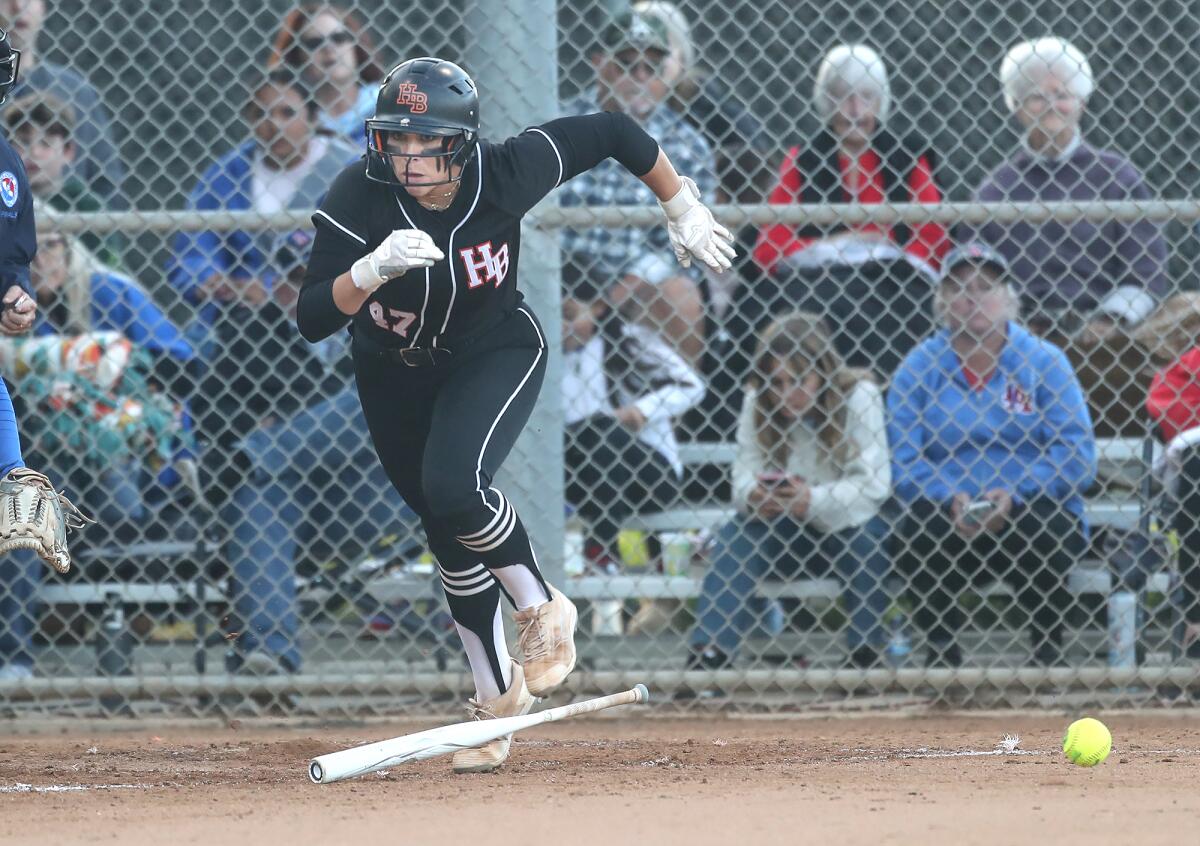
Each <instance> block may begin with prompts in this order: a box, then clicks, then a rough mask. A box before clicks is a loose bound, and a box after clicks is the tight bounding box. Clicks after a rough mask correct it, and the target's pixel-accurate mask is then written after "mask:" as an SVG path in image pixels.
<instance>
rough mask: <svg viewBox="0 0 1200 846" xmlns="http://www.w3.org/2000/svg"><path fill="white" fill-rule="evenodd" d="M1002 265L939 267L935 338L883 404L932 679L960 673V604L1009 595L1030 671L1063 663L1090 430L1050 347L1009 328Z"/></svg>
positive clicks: (1064, 365) (956, 260) (966, 252)
mask: <svg viewBox="0 0 1200 846" xmlns="http://www.w3.org/2000/svg"><path fill="white" fill-rule="evenodd" d="M1008 279H1009V271H1008V265H1007V263H1006V262H1005V260H1004V258H1003V257H1002V256H1001V255H1000V254H999V253H997V252H996V251H995V250H993V249H991V248H990V247H988V246H987V245H985V244H981V243H973V244H968V245H966V246H964V247H961V248H959V249H956V250H954V251H952V252H951V253H949V254H948V255H947V256H946V259H945V262H944V266H943V272H942V278H941V282H940V283H939V286H938V291H937V300H936V302H937V307H936V310H937V312H938V314H939V316H940V317H941V318H942V322H943V324H944V328H943V329H942V330H941V331H940V332H938V333H937V334H935V335H933V336H932V337H930V338H929V339H928V340H926V341H924V342H923V343H922V344H921V345H920V346H918V347H917V348H916V349H914V350H913V351H912V352H911V353H909V354H908V356H907V357H906V358H905V359H904V362H903V363H902V364H901V365H900V368H899V370H898V371H897V372H896V374H895V376H894V377H893V378H892V385H891V389H890V390H889V392H888V411H889V412H890V414H891V424H890V426H889V435H890V437H889V440H890V442H891V445H892V479H893V482H894V485H895V493H896V497H897V498H898V499H899V500H900V501H901V502H902V503H903V504H904V505H905V507H906V511H907V514H906V519H905V520H904V522H903V524H902V526H901V527H900V530H899V534H900V536H901V538H902V539H903V545H902V546H901V550H902V554H901V561H900V564H901V569H902V570H905V571H906V572H907V573H908V575H909V582H908V587H909V591H910V593H911V594H912V597H913V602H914V605H915V607H916V622H917V624H918V625H919V626H920V627H921V628H922V629H924V631H925V633H926V634H927V636H928V639H929V664H930V665H931V666H939V665H940V666H950V667H957V666H959V665H961V664H962V662H963V655H962V651H961V648H960V646H959V644H958V642H957V637H958V633H959V630H960V628H961V627H962V625H963V613H962V609H961V608H960V606H959V602H958V599H959V595H960V594H961V593H962V592H963V591H964V590H965V589H966V588H967V587H968V586H969V585H970V584H971V583H972V582H974V581H975V580H976V579H977V578H979V577H987V578H990V579H1000V580H1004V581H1007V582H1009V583H1011V584H1012V586H1013V589H1014V591H1015V592H1016V597H1017V603H1018V604H1019V605H1020V606H1021V607H1022V608H1023V609H1024V610H1025V611H1026V612H1027V613H1028V614H1029V615H1030V616H1031V617H1032V625H1031V633H1032V641H1033V644H1032V646H1033V660H1034V662H1035V663H1037V664H1040V665H1042V666H1050V665H1054V664H1058V663H1060V662H1061V660H1062V622H1063V618H1064V616H1065V613H1066V611H1067V608H1068V606H1069V604H1070V602H1071V596H1070V594H1069V593H1068V592H1067V590H1066V579H1067V573H1068V572H1069V571H1070V569H1071V567H1072V566H1073V564H1074V563H1075V561H1076V560H1077V559H1078V557H1079V556H1080V555H1081V554H1082V553H1083V551H1084V548H1085V545H1086V536H1087V526H1086V523H1085V521H1084V515H1083V496H1082V495H1083V491H1084V490H1085V489H1086V488H1087V486H1088V485H1089V484H1090V483H1091V481H1092V478H1093V477H1094V476H1095V472H1096V446H1095V438H1094V437H1093V434H1092V423H1091V418H1090V415H1089V414H1088V408H1087V404H1086V403H1085V402H1084V400H1083V391H1082V389H1081V388H1080V386H1079V381H1078V379H1076V377H1075V373H1074V371H1073V370H1072V369H1071V365H1070V363H1069V362H1068V361H1067V357H1066V355H1065V354H1064V353H1063V351H1062V350H1060V349H1059V348H1058V347H1055V346H1053V345H1051V344H1050V343H1048V342H1046V341H1043V340H1041V339H1040V338H1038V337H1036V336H1035V335H1033V334H1031V333H1030V332H1029V331H1027V330H1026V329H1025V328H1024V327H1022V326H1021V325H1020V324H1018V323H1017V322H1016V320H1015V317H1016V309H1017V304H1016V296H1015V292H1014V291H1013V290H1012V286H1011V284H1010V283H1009V281H1008Z"/></svg>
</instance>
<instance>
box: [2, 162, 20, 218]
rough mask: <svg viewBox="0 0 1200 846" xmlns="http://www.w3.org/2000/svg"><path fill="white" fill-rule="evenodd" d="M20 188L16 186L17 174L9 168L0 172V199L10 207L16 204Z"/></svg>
mask: <svg viewBox="0 0 1200 846" xmlns="http://www.w3.org/2000/svg"><path fill="white" fill-rule="evenodd" d="M19 195H20V189H19V188H18V187H17V176H16V174H15V173H13V172H12V171H11V170H6V171H4V173H0V200H3V201H4V205H6V206H8V207H9V208H10V209H11V208H12V207H13V206H15V205H16V204H17V197H18V196H19Z"/></svg>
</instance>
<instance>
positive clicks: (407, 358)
mask: <svg viewBox="0 0 1200 846" xmlns="http://www.w3.org/2000/svg"><path fill="white" fill-rule="evenodd" d="M398 352H399V354H400V360H401V361H402V362H404V364H405V365H406V366H408V367H432V366H433V365H435V364H437V363H438V362H439V361H442V360H445V359H449V358H450V350H447V349H442V348H440V347H401V348H400V349H399V350H398Z"/></svg>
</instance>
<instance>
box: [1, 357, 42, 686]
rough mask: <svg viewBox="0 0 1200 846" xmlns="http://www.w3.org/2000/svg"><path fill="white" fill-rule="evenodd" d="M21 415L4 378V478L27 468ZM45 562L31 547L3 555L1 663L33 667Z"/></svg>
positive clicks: (2, 399)
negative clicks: (36, 598) (37, 606)
mask: <svg viewBox="0 0 1200 846" xmlns="http://www.w3.org/2000/svg"><path fill="white" fill-rule="evenodd" d="M24 466H25V461H24V459H23V458H22V457H21V439H20V436H19V435H18V434H17V415H16V412H14V411H13V404H12V398H11V397H10V396H9V395H8V386H7V385H5V384H4V380H3V379H0V477H3V476H7V475H8V472H9V471H10V470H13V469H15V468H17V467H24ZM42 566H43V564H42V561H41V559H40V558H38V557H37V555H36V554H35V553H34V552H33V551H32V550H29V549H20V550H17V551H15V552H10V553H9V554H8V555H5V556H3V557H2V558H0V666H3V665H4V664H26V665H29V666H33V653H32V652H31V651H30V642H29V641H30V637H31V636H32V634H33V626H34V623H35V620H34V613H33V612H34V607H33V592H34V590H35V589H36V588H37V584H38V581H39V580H40V578H41V575H42Z"/></svg>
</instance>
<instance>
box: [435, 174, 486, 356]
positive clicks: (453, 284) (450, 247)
mask: <svg viewBox="0 0 1200 846" xmlns="http://www.w3.org/2000/svg"><path fill="white" fill-rule="evenodd" d="M475 158H476V160H478V162H479V179H478V180H477V181H476V183H475V199H474V200H472V201H471V208H469V209H467V214H466V216H465V217H464V218H463V219H462V220H460V221H459V222H458V226H456V227H454V230H453V231H452V232H451V233H450V241H449V243H448V244H447V245H446V260H447V261H449V262H450V303H449V305H447V306H446V319H445V320H443V321H442V331H441V332H438V334H439V335H441V334H442V333H443V332H445V331H446V327H447V326H449V325H450V312H452V311H454V294H455V292H456V291H457V290H458V280H457V279H455V278H454V267H455V265H456V264H457V262H456V261H455V259H454V236H455V235H457V234H458V230H460V229H462V227H463V224H464V223H466V222H467V221H468V220H470V219H471V215H472V214H474V213H475V207H476V206H477V205H479V195H480V194H481V193H482V192H483V154H482V152H481V153H479V154H478V155H476V156H475Z"/></svg>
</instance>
